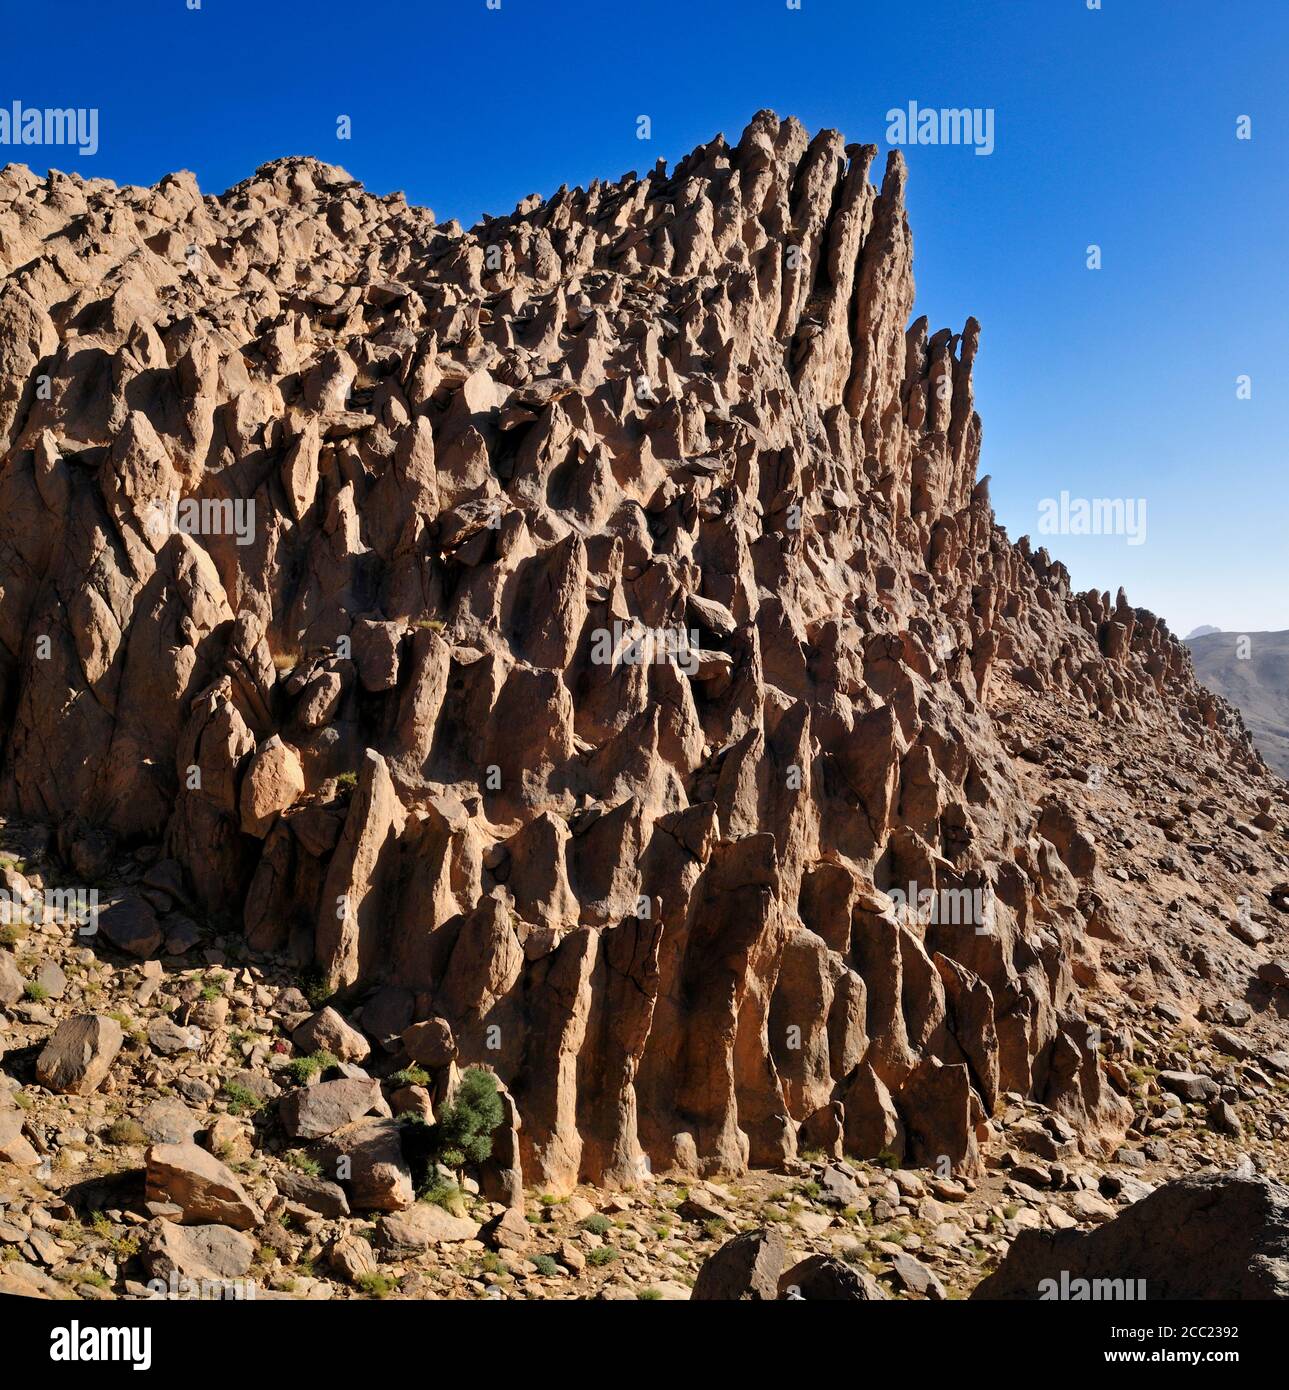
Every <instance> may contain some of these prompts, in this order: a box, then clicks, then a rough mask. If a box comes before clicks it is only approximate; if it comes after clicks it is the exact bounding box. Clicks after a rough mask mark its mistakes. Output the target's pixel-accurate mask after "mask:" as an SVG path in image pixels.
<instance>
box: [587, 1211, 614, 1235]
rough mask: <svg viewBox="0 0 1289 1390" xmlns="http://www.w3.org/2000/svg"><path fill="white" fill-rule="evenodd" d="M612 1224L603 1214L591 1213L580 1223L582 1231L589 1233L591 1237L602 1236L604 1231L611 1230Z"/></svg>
mask: <svg viewBox="0 0 1289 1390" xmlns="http://www.w3.org/2000/svg"><path fill="white" fill-rule="evenodd" d="M612 1228H613V1223H612V1222H611V1221H610V1220H609V1218H608V1217H607V1216H605V1215H604V1214H603V1212H598V1211H597V1212H592V1214H591V1215H590V1216H588V1217H587V1218H586V1220H584V1221H583V1222H582V1229H583V1230H584V1231H590V1232H591V1233H592V1235H597V1236H602V1235H604V1233H605V1232H606V1231H609V1230H612Z"/></svg>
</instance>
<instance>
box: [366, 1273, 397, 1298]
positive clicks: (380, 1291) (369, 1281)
mask: <svg viewBox="0 0 1289 1390" xmlns="http://www.w3.org/2000/svg"><path fill="white" fill-rule="evenodd" d="M357 1283H358V1287H359V1288H360V1289H361V1290H362V1291H363V1293H367V1294H371V1296H372V1297H373V1298H385V1297H387V1296H388V1295H389V1294H392V1293H393V1292H394V1290H395V1289H396V1288H398V1281H397V1280H396V1279H391V1278H390V1277H389V1275H388V1274H377V1273H375V1272H373V1273H371V1274H360V1275H359V1276H358V1280H357Z"/></svg>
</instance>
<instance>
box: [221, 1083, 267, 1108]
mask: <svg viewBox="0 0 1289 1390" xmlns="http://www.w3.org/2000/svg"><path fill="white" fill-rule="evenodd" d="M220 1089H221V1092H222V1094H223V1097H224V1099H225V1100H226V1101H227V1102H228V1113H229V1114H230V1115H254V1114H255V1112H256V1111H257V1110H259V1109H261V1108H262V1107H263V1105H264V1102H263V1101H262V1100H261V1099H260V1098H259V1096H257V1095H256V1094H255V1092H254V1091H252V1090H251V1089H250V1088H249V1087H247V1086H243V1085H242V1083H241V1082H240V1081H225V1082H224V1084H223V1086H222V1087H221V1088H220Z"/></svg>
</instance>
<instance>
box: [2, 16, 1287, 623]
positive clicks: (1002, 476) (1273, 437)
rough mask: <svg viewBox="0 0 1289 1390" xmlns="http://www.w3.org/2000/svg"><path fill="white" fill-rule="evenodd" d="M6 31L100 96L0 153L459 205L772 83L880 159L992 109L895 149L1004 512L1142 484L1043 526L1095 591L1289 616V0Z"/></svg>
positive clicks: (564, 169) (815, 120)
mask: <svg viewBox="0 0 1289 1390" xmlns="http://www.w3.org/2000/svg"><path fill="white" fill-rule="evenodd" d="M0 25H2V27H0V36H2V37H0V104H5V105H7V104H9V103H11V102H12V101H13V100H15V99H16V100H20V101H21V102H23V103H24V104H25V105H28V106H67V105H77V106H96V107H98V108H99V109H100V112H101V116H100V121H101V133H100V140H101V147H100V150H99V152H98V154H97V155H95V156H94V157H92V158H81V157H80V156H78V155H77V154H75V152H73V151H63V150H53V151H45V150H43V149H40V148H34V149H33V148H24V149H22V150H9V151H6V150H5V149H4V148H3V147H0V162H3V161H4V160H5V159H7V158H16V159H19V160H21V161H22V162H25V163H28V164H30V165H31V166H32V167H33V168H34V169H36V170H37V171H38V172H42V173H43V172H44V169H45V168H46V166H47V164H49V163H52V164H53V165H55V166H56V167H60V168H69V169H75V170H77V171H78V172H80V173H84V174H87V175H101V176H105V177H108V178H112V179H115V180H117V181H118V182H130V183H152V182H155V181H156V179H158V178H159V177H160V176H161V175H162V174H164V173H166V172H167V171H169V170H171V169H175V168H189V169H192V170H193V171H194V172H195V173H196V174H197V177H198V180H199V181H200V183H201V186H202V188H203V189H204V190H205V191H207V192H219V191H222V190H223V189H224V188H226V187H227V186H228V185H229V184H231V183H235V182H236V181H237V180H239V179H241V178H244V177H245V176H246V175H248V174H249V173H250V172H251V171H252V170H253V169H254V168H255V166H256V165H258V164H261V163H263V162H264V161H265V160H268V159H272V158H275V157H277V156H279V155H285V154H296V153H307V154H314V155H317V156H319V157H320V158H323V159H326V160H330V161H332V162H334V163H339V164H342V165H344V166H345V167H346V168H347V169H348V170H349V171H350V172H351V173H352V174H354V175H355V176H356V177H358V178H360V179H361V180H362V181H363V182H364V183H366V184H367V185H368V187H370V188H371V189H372V190H373V191H375V192H378V193H385V192H389V191H390V190H392V189H402V190H404V191H405V192H406V193H407V195H408V197H409V198H410V199H411V200H412V201H414V202H419V203H425V204H428V205H429V206H431V207H433V208H434V209H435V210H436V212H437V213H438V214H439V216H440V217H441V218H447V217H451V216H457V217H460V218H461V219H462V220H463V221H465V222H467V223H469V222H472V221H474V220H475V218H476V216H477V214H478V213H480V212H481V211H491V212H505V211H508V210H509V209H510V208H512V207H513V206H514V204H515V202H516V201H517V200H518V199H519V198H521V197H523V196H524V195H525V194H527V193H530V192H534V191H538V192H543V193H545V192H550V191H552V190H554V189H555V188H556V187H558V186H559V185H560V184H561V183H564V182H568V183H570V184H572V183H585V182H586V181H588V180H589V179H591V178H594V177H596V176H605V177H617V176H618V175H620V174H621V173H623V172H624V171H626V170H627V169H631V168H638V169H640V170H642V171H643V170H644V169H646V168H648V167H650V166H651V165H652V164H653V162H654V160H655V159H656V158H657V157H658V156H659V155H662V156H665V157H666V158H667V159H669V160H674V159H675V158H677V157H679V156H680V155H682V154H684V153H685V152H686V151H688V150H689V149H690V148H692V147H693V146H694V145H695V144H697V143H699V142H701V141H704V140H707V139H710V138H711V136H712V135H713V134H714V133H715V132H716V131H718V130H722V131H724V132H725V133H726V135H727V136H729V137H731V138H733V137H736V136H737V134H738V132H739V131H740V130H741V128H742V126H743V125H744V124H745V123H746V121H747V119H748V118H749V117H750V116H751V115H752V114H753V112H755V111H756V110H757V109H758V108H760V107H763V106H768V107H771V108H773V109H774V110H776V111H778V112H779V113H780V114H781V115H786V114H789V113H791V114H795V115H796V116H798V117H799V118H800V119H801V120H802V121H803V122H804V123H805V124H806V125H807V126H808V127H809V128H810V129H811V130H814V129H816V128H818V127H820V126H825V125H828V126H835V127H837V128H839V129H840V130H842V131H843V132H844V133H845V134H846V136H847V138H848V139H852V140H862V141H872V142H875V143H878V144H879V145H882V146H883V148H884V146H885V135H886V112H887V110H888V109H889V108H891V107H895V106H906V105H907V103H908V102H909V101H911V100H913V101H917V102H918V103H919V104H920V105H921V106H924V107H927V106H931V107H964V106H972V107H974V106H979V107H991V108H993V109H994V111H995V121H996V142H997V146H996V150H995V152H994V153H993V154H992V155H991V156H990V157H988V158H981V157H978V156H976V155H974V154H973V153H972V151H971V150H970V149H966V148H927V147H917V148H912V149H908V150H906V152H905V153H906V157H907V159H908V161H909V165H910V170H911V180H910V193H909V203H910V215H911V218H912V223H913V232H914V245H915V253H916V261H915V268H916V272H917V279H918V307H917V312H925V313H927V314H928V315H929V316H930V319H931V322H932V326H933V327H934V326H937V325H940V324H950V325H952V326H954V327H960V326H961V324H962V320H963V319H964V318H965V317H966V315H967V314H969V313H974V314H975V315H976V316H977V317H978V318H979V319H980V320H981V323H982V325H983V339H982V350H981V357H980V360H979V363H978V366H977V371H976V376H977V390H978V398H979V408H980V411H981V414H982V416H983V417H984V424H985V447H984V460H983V463H982V469H983V470H984V471H987V472H989V473H991V474H992V475H993V498H994V503H995V507H996V509H997V512H998V516H999V519H1000V521H1002V522H1003V524H1004V525H1006V526H1007V527H1008V529H1009V531H1010V532H1011V533H1012V534H1013V535H1019V534H1021V533H1023V532H1028V533H1030V534H1031V535H1034V536H1035V537H1036V540H1037V539H1039V537H1038V536H1037V530H1038V504H1039V501H1040V499H1042V498H1044V497H1054V496H1056V495H1057V494H1058V493H1059V492H1060V491H1061V490H1062V489H1065V490H1068V491H1069V492H1070V493H1071V494H1072V495H1074V496H1075V497H1079V496H1085V497H1144V498H1145V499H1146V501H1147V532H1146V537H1147V538H1146V543H1145V544H1143V545H1140V546H1130V545H1127V544H1126V541H1125V539H1124V538H1122V537H1114V538H1092V539H1089V538H1081V537H1076V536H1057V537H1053V538H1051V539H1049V540H1047V543H1048V545H1049V548H1050V549H1051V550H1052V551H1053V552H1054V553H1055V554H1057V555H1058V556H1060V558H1062V559H1064V560H1065V561H1066V563H1067V564H1068V565H1069V566H1070V568H1071V570H1072V572H1073V575H1074V579H1075V582H1076V583H1077V584H1078V585H1079V586H1080V587H1087V586H1091V585H1096V586H1098V587H1102V588H1110V589H1112V590H1113V589H1114V588H1115V587H1117V586H1118V585H1119V584H1120V583H1123V584H1125V586H1126V587H1127V590H1128V595H1129V597H1130V598H1131V599H1132V600H1133V601H1134V602H1135V603H1139V604H1143V605H1145V606H1147V607H1151V608H1154V609H1155V610H1156V611H1159V612H1161V613H1163V614H1164V616H1165V617H1167V618H1168V619H1169V621H1170V623H1171V625H1172V626H1173V627H1174V629H1175V630H1178V631H1180V632H1182V633H1183V634H1184V633H1186V632H1187V631H1189V630H1190V628H1191V627H1193V626H1195V625H1198V624H1200V623H1213V624H1216V625H1218V626H1221V627H1224V628H1228V629H1234V630H1237V631H1241V630H1246V631H1247V630H1256V629H1267V628H1289V562H1287V561H1286V553H1287V552H1289V535H1287V534H1286V525H1287V514H1289V506H1287V505H1286V504H1287V503H1289V458H1287V453H1289V451H1287V449H1286V444H1285V433H1286V424H1287V422H1289V411H1287V410H1286V406H1287V405H1289V388H1286V385H1285V383H1284V373H1285V370H1286V366H1285V361H1286V354H1285V351H1284V343H1285V338H1286V332H1285V327H1286V325H1285V308H1286V294H1285V289H1286V274H1287V272H1286V247H1287V245H1289V237H1287V236H1286V232H1287V231H1289V183H1287V181H1286V171H1287V170H1289V163H1287V161H1286V154H1287V153H1289V141H1287V140H1286V122H1287V121H1289V92H1287V91H1286V73H1287V72H1289V0H1220V2H1219V0H1102V8H1101V9H1100V10H1099V11H1090V10H1089V9H1088V8H1087V0H802V6H801V9H800V10H790V9H788V8H787V5H786V4H785V3H784V0H683V2H681V0H653V2H652V3H651V2H650V0H620V2H619V0H502V4H501V8H500V10H499V11H490V10H488V9H487V8H486V7H485V0H423V2H422V3H415V2H414V0H400V2H399V3H395V0H366V3H364V4H357V5H355V4H353V3H345V4H341V3H336V2H335V0H310V2H309V3H290V2H289V0H259V2H258V3H250V2H249V0H202V3H201V8H200V10H196V11H193V10H189V9H188V8H187V0H127V2H126V3H120V4H116V3H102V0H75V2H74V3H58V0H41V2H40V3H36V4H31V3H26V2H25V0H24V3H15V0H0ZM342 113H343V114H346V115H348V116H350V117H351V119H352V122H353V138H352V139H351V140H349V141H339V140H337V139H336V118H337V116H338V115H340V114H342ZM641 114H647V115H649V116H650V117H651V119H652V123H653V138H652V140H651V141H650V142H648V143H644V142H641V141H639V140H637V139H636V118H637V116H639V115H641ZM1241 115H1249V116H1251V117H1252V123H1253V124H1252V130H1253V139H1252V140H1251V141H1247V142H1242V141H1237V140H1236V138H1235V133H1236V121H1237V118H1238V117H1239V116H1241ZM1094 242H1095V243H1098V244H1099V245H1100V246H1101V247H1102V254H1103V257H1104V268H1103V269H1102V270H1100V271H1099V272H1092V271H1089V270H1088V269H1086V267H1085V254H1086V247H1087V246H1088V245H1089V244H1090V243H1094ZM1242 373H1248V374H1250V375H1251V376H1252V378H1253V395H1252V399H1251V400H1247V401H1240V400H1237V398H1236V378H1237V376H1239V375H1240V374H1242ZM1044 539H1045V538H1044Z"/></svg>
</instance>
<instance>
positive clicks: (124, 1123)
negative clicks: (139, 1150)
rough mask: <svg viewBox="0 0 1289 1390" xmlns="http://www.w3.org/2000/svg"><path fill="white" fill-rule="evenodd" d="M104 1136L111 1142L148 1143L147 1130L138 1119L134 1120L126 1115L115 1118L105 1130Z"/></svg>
mask: <svg viewBox="0 0 1289 1390" xmlns="http://www.w3.org/2000/svg"><path fill="white" fill-rule="evenodd" d="M103 1138H104V1139H106V1140H107V1142H108V1143H109V1144H146V1143H147V1142H148V1135H147V1131H146V1130H145V1129H144V1128H143V1126H142V1125H141V1124H140V1123H139V1122H138V1121H137V1120H132V1119H130V1118H129V1117H128V1116H126V1115H122V1116H121V1118H120V1119H118V1120H113V1121H112V1123H111V1124H110V1125H108V1127H107V1129H106V1130H105V1131H104V1132H103Z"/></svg>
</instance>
